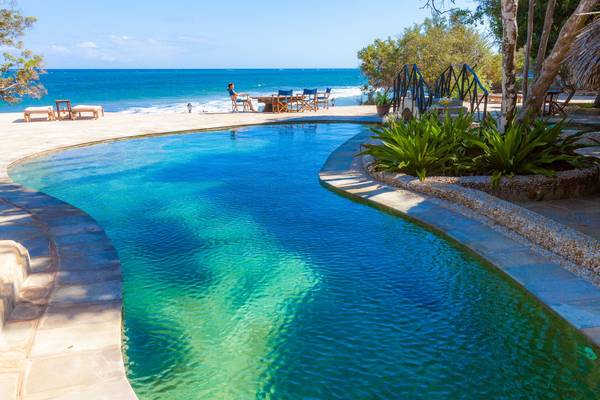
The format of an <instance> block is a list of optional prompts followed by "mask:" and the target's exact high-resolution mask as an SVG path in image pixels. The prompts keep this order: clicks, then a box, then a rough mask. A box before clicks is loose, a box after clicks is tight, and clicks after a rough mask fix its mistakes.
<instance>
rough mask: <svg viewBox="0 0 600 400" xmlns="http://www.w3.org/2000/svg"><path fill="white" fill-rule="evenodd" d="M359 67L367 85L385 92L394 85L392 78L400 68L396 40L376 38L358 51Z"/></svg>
mask: <svg viewBox="0 0 600 400" xmlns="http://www.w3.org/2000/svg"><path fill="white" fill-rule="evenodd" d="M358 58H359V59H360V61H361V63H360V69H361V71H362V73H363V75H364V76H365V77H366V78H367V80H368V82H369V85H370V86H371V87H372V88H375V89H383V90H384V91H385V92H386V93H387V92H388V91H389V90H390V89H391V88H392V86H394V78H395V77H396V75H397V74H398V71H400V69H401V68H402V65H403V64H402V60H401V58H400V49H399V47H398V43H397V41H396V40H394V39H392V38H388V39H386V40H380V39H377V40H375V42H373V44H370V45H368V46H367V47H365V48H364V49H362V50H360V51H359V52H358Z"/></svg>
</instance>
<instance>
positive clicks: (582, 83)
mask: <svg viewBox="0 0 600 400" xmlns="http://www.w3.org/2000/svg"><path fill="white" fill-rule="evenodd" d="M567 63H568V66H569V68H570V70H571V71H570V72H571V74H572V76H573V78H574V79H575V83H576V86H577V87H579V88H582V89H590V90H600V18H596V19H594V20H593V21H592V22H590V23H589V24H588V25H587V26H586V27H585V28H584V29H583V30H582V31H581V33H580V34H579V35H577V38H576V39H575V42H574V43H573V48H572V49H571V52H570V54H569V57H568V59H567Z"/></svg>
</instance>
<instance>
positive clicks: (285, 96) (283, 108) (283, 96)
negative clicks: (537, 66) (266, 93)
mask: <svg viewBox="0 0 600 400" xmlns="http://www.w3.org/2000/svg"><path fill="white" fill-rule="evenodd" d="M272 100H273V112H276V113H281V112H292V111H294V91H293V90H279V91H278V92H277V95H273V97H272Z"/></svg>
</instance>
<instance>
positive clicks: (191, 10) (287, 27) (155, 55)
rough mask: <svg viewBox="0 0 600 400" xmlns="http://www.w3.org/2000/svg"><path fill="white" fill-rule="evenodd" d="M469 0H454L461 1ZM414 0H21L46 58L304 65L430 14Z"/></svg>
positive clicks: (54, 63) (78, 62)
mask: <svg viewBox="0 0 600 400" xmlns="http://www.w3.org/2000/svg"><path fill="white" fill-rule="evenodd" d="M470 1H471V0H459V1H458V3H459V4H469V3H470ZM423 3H424V2H423V1H422V0H378V1H366V0H329V1H327V0H304V1H302V2H290V1H251V0H248V1H238V0H221V1H192V0H188V1H184V0H170V1H154V0H146V1H142V0H120V1H115V0H99V1H81V0H78V1H71V0H62V1H50V0H21V1H19V2H18V5H19V7H20V8H21V10H22V11H23V12H24V13H26V14H27V15H33V16H36V17H37V18H38V22H37V23H36V25H35V26H34V28H32V29H31V30H30V31H29V32H28V33H27V35H26V37H25V41H26V44H27V46H28V47H29V48H31V49H32V50H34V51H36V52H38V53H40V54H42V55H43V56H44V58H45V60H46V67H47V68H268V67H272V68H292V67H297V68H311V67H321V68H324V67H350V68H354V67H356V66H357V65H358V62H357V59H356V52H357V51H358V50H359V49H360V48H362V47H364V46H365V45H367V44H369V43H370V42H371V41H373V40H374V39H375V38H384V37H387V36H390V35H392V36H393V35H396V34H398V33H401V32H402V30H403V29H404V28H405V27H407V26H409V25H412V24H413V23H415V22H420V21H421V20H423V19H424V18H425V17H427V16H429V15H430V12H429V11H428V10H424V9H421V6H422V4H423Z"/></svg>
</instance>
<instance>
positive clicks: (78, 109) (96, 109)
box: [71, 105, 104, 119]
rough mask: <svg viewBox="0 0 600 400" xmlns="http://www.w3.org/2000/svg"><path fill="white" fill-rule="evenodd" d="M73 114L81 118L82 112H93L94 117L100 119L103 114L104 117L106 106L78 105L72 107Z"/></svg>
mask: <svg viewBox="0 0 600 400" xmlns="http://www.w3.org/2000/svg"><path fill="white" fill-rule="evenodd" d="M71 113H72V114H73V116H75V115H77V118H81V114H82V113H91V114H92V116H93V117H94V119H98V118H99V117H100V116H101V115H102V116H103V117H104V108H103V107H102V106H84V105H78V106H75V107H73V108H72V109H71Z"/></svg>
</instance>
